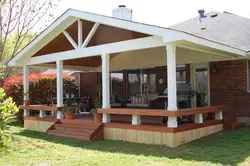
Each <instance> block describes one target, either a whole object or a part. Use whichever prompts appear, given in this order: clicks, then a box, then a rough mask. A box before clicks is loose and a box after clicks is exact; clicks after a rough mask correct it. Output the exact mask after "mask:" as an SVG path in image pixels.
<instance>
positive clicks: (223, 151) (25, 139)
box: [0, 125, 250, 166]
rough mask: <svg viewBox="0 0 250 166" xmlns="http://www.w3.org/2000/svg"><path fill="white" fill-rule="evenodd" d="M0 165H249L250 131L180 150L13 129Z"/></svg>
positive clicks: (1, 152) (212, 138)
mask: <svg viewBox="0 0 250 166" xmlns="http://www.w3.org/2000/svg"><path fill="white" fill-rule="evenodd" d="M10 131H11V132H13V134H14V141H13V143H11V144H10V145H9V147H8V148H6V149H0V165H1V166H2V165H4V166H5V165H7V166H10V165H18V166H21V165H40V166H47V165H105V166H109V165H123V166H124V165H128V166H131V165H250V130H249V129H242V130H240V131H236V132H222V133H218V134H216V135H213V136H210V137H206V138H203V139H201V140H198V141H194V142H192V143H190V144H187V145H183V146H181V147H178V148H174V149H171V148H167V147H165V146H154V145H143V144H135V143H126V142H120V141H97V142H87V141H78V140H75V139H63V138H57V137H54V136H47V135H45V133H40V132H34V131H25V130H23V129H22V127H20V126H18V125H16V126H11V127H10Z"/></svg>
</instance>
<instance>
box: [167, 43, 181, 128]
mask: <svg viewBox="0 0 250 166" xmlns="http://www.w3.org/2000/svg"><path fill="white" fill-rule="evenodd" d="M166 49H167V68H168V74H167V75H168V110H169V111H176V110H177V96H176V55H175V50H176V46H175V45H172V44H167V46H166ZM177 126H178V124H177V117H168V127H172V128H175V127H177Z"/></svg>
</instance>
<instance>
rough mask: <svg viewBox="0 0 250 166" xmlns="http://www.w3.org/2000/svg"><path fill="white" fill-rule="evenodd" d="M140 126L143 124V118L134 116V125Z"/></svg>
mask: <svg viewBox="0 0 250 166" xmlns="http://www.w3.org/2000/svg"><path fill="white" fill-rule="evenodd" d="M140 124H141V116H140V115H132V125H140Z"/></svg>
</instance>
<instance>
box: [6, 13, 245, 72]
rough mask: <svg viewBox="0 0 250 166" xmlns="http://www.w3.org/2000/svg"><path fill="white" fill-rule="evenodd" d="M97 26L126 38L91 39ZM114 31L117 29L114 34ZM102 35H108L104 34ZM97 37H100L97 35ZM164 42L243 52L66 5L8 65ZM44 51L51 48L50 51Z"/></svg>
mask: <svg viewBox="0 0 250 166" xmlns="http://www.w3.org/2000/svg"><path fill="white" fill-rule="evenodd" d="M77 20H80V21H81V22H82V23H81V24H78V26H77V24H76V21H77ZM80 25H81V26H82V27H81V28H82V30H83V31H82V32H81V33H80V36H82V37H79V33H78V35H77V31H76V29H75V28H74V27H78V28H79V26H80ZM84 25H86V26H84ZM98 27H99V28H100V29H105V30H107V29H109V32H110V33H109V35H110V34H111V35H112V33H113V32H114V33H115V30H116V31H117V29H120V30H121V31H123V32H121V33H127V32H129V33H130V37H129V38H128V37H127V36H128V35H127V36H126V37H125V38H119V39H117V40H113V41H112V40H110V41H106V42H99V43H98V42H93V41H91V40H92V38H93V37H94V34H95V32H96V30H97V28H98ZM101 27H102V28H101ZM85 28H86V29H85ZM114 29H115V30H114ZM100 33H101V35H105V31H103V32H100ZM118 33H119V32H118V31H117V34H118ZM114 36H117V35H116V34H115V35H113V36H112V37H110V38H113V37H114ZM124 36H125V35H124ZM106 37H107V38H108V36H106ZM83 39H85V41H82V40H83ZM64 40H65V41H66V40H67V42H62V41H64ZM77 40H78V42H77ZM98 40H99V41H100V40H101V38H99V39H98ZM53 42H54V43H58V44H59V45H61V50H60V49H57V48H55V47H53ZM79 42H81V43H82V42H83V44H82V45H81V46H78V45H77V43H79ZM51 43H52V46H51V47H49V46H48V45H51ZM65 43H67V44H65ZM91 43H92V44H91ZM93 43H94V44H93ZM167 43H175V44H176V45H177V46H178V47H182V48H186V49H191V50H196V51H202V52H207V53H211V54H214V55H222V56H223V55H226V56H227V57H228V56H230V57H240V56H243V57H244V56H246V51H244V50H242V49H239V48H235V47H232V46H230V45H225V44H222V43H218V42H215V41H211V40H209V39H206V38H202V37H199V36H195V35H193V34H189V33H187V32H183V31H180V30H174V29H170V28H164V27H159V26H153V25H148V24H142V23H137V22H133V21H126V20H121V19H117V18H113V17H108V16H103V15H97V14H93V13H87V12H83V11H78V10H73V9H69V10H67V11H66V12H65V13H64V14H63V15H62V16H60V17H59V18H58V19H57V20H56V21H55V22H53V23H52V24H51V25H50V26H49V27H48V28H47V29H45V30H44V31H43V32H42V33H41V34H40V35H39V36H38V37H36V38H35V39H34V40H33V41H32V42H31V43H30V44H28V45H27V46H26V47H25V48H24V49H23V50H22V51H21V52H19V53H18V54H17V56H15V57H14V58H13V59H11V60H10V62H9V63H8V65H9V66H23V65H37V64H45V63H49V64H52V63H54V62H55V61H57V60H63V61H68V65H73V66H77V64H75V62H73V61H71V62H70V60H72V59H78V60H79V58H84V59H85V60H84V62H83V61H82V62H81V64H83V66H84V63H85V61H86V60H87V59H86V58H90V57H93V58H94V57H95V56H97V55H100V54H102V53H105V52H106V53H109V54H114V55H112V56H113V57H114V56H116V53H121V52H126V51H134V50H141V49H147V48H156V47H161V46H165V45H166V44H167ZM58 48H59V47H58ZM62 48H63V49H62ZM48 51H52V52H51V53H50V52H48ZM33 56H34V57H33ZM112 56H111V58H112ZM94 61H95V64H92V65H88V64H89V63H90V62H91V63H93V59H92V58H91V59H90V60H89V62H88V63H87V65H86V66H91V67H98V66H100V62H101V59H100V57H95V60H94ZM98 62H99V63H98Z"/></svg>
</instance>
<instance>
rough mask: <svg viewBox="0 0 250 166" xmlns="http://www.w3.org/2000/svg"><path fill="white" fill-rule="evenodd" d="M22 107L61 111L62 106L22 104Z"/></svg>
mask: <svg viewBox="0 0 250 166" xmlns="http://www.w3.org/2000/svg"><path fill="white" fill-rule="evenodd" d="M20 109H24V110H31V111H32V110H34V111H35V110H37V111H59V110H61V109H62V108H61V107H57V106H48V105H27V106H26V105H21V106H20Z"/></svg>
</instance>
